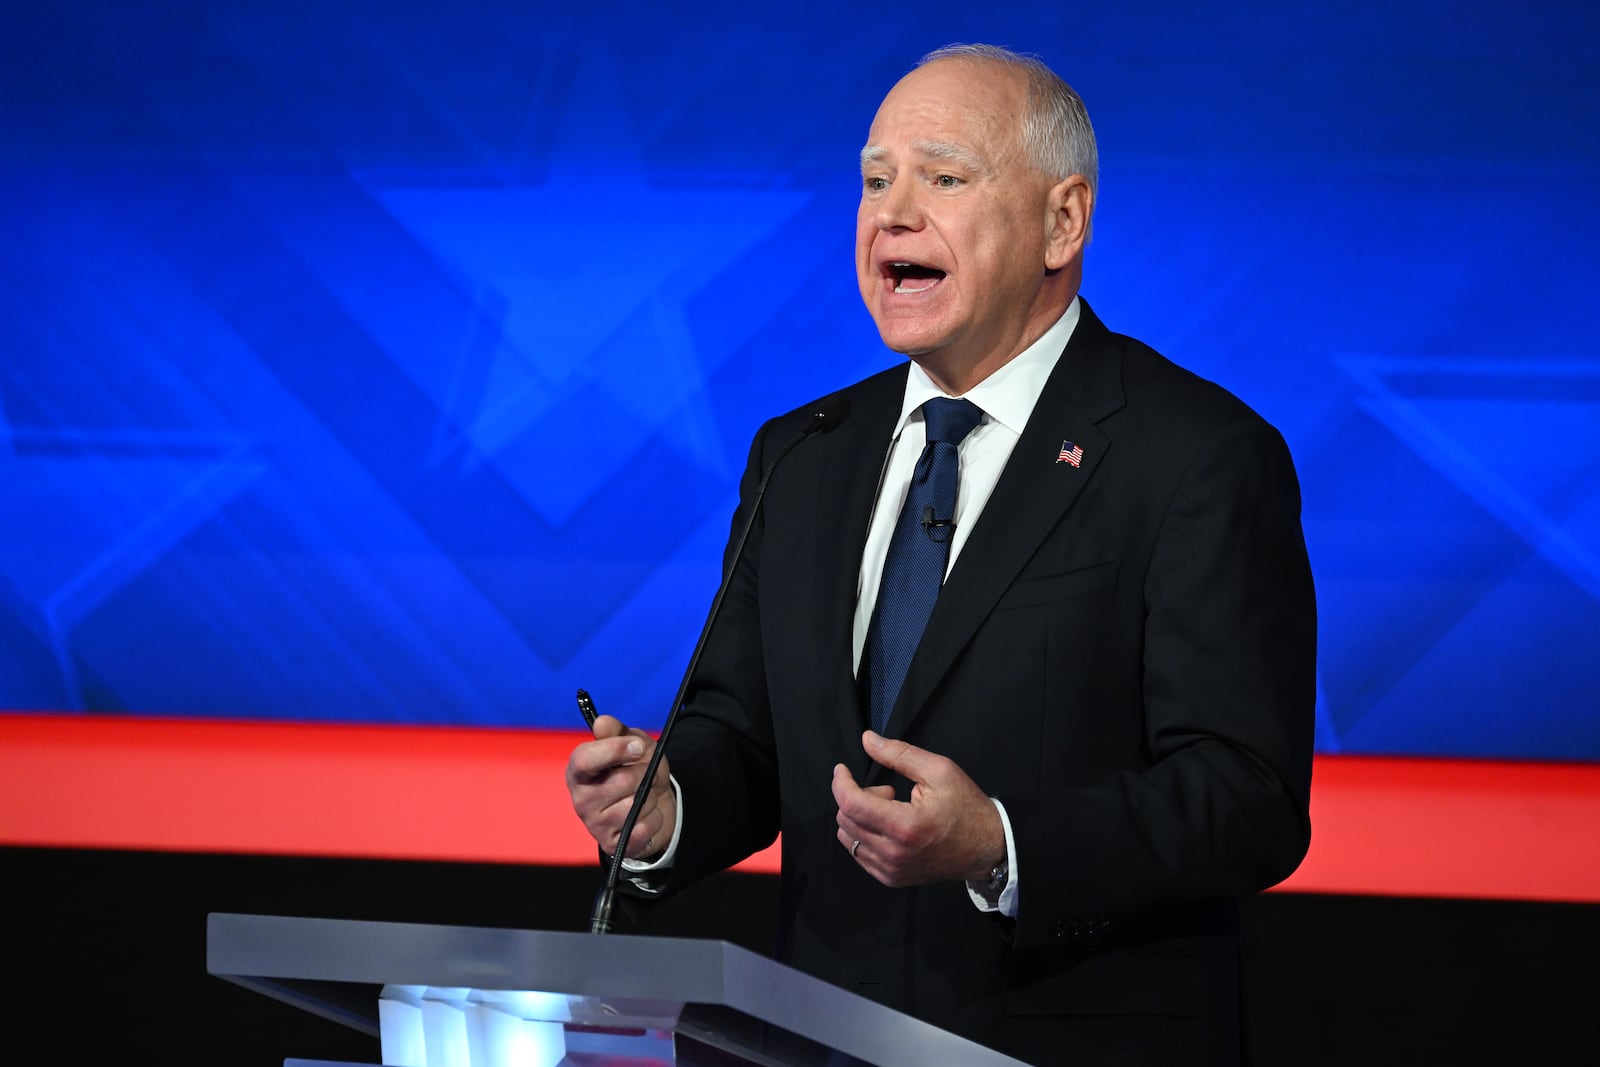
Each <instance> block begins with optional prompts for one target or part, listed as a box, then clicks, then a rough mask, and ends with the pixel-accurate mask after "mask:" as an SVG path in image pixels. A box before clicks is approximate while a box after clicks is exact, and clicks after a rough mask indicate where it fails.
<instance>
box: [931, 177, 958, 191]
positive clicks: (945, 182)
mask: <svg viewBox="0 0 1600 1067" xmlns="http://www.w3.org/2000/svg"><path fill="white" fill-rule="evenodd" d="M934 180H935V181H936V182H938V183H939V188H941V189H954V188H955V187H956V186H958V185H960V184H961V179H960V178H957V177H956V176H955V175H954V174H941V175H939V176H938V177H937V178H935V179H934Z"/></svg>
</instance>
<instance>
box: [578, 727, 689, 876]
mask: <svg viewBox="0 0 1600 1067" xmlns="http://www.w3.org/2000/svg"><path fill="white" fill-rule="evenodd" d="M653 748H655V740H654V739H653V738H652V737H651V736H650V735H649V734H647V733H645V732H644V731H643V730H630V729H628V728H627V727H626V726H624V725H623V724H622V722H621V721H620V720H619V719H616V718H613V717H612V716H610V715H602V716H600V717H599V718H598V719H596V720H595V723H594V740H593V741H585V742H584V743H583V744H581V745H579V746H578V747H577V748H575V749H573V750H572V755H571V756H569V757H568V758H567V792H568V793H570V794H571V796H572V810H573V811H575V812H577V813H578V818H580V819H582V820H583V825H584V828H585V829H587V830H588V831H589V835H590V836H591V837H593V838H594V839H595V842H596V843H597V844H598V845H599V846H600V848H601V849H602V850H604V851H605V853H606V854H607V855H610V854H611V852H613V851H614V850H615V849H616V847H617V837H618V835H619V834H621V833H622V823H623V821H624V820H625V819H626V818H627V817H628V808H629V807H630V806H631V805H632V804H633V795H634V793H635V792H637V791H638V789H639V780H640V779H641V778H642V777H644V768H645V765H646V764H647V763H649V762H650V752H651V750H652V749H653ZM669 774H670V770H669V768H668V767H667V761H666V759H665V758H663V759H662V760H661V766H660V768H659V769H658V770H657V772H656V780H655V781H654V782H653V783H652V784H651V786H650V792H649V794H648V795H646V797H645V800H644V806H643V808H642V810H641V811H640V812H639V818H638V821H637V822H635V823H634V826H633V835H632V837H630V838H629V840H628V851H627V852H626V853H624V855H625V856H626V858H628V859H654V858H655V857H657V856H659V855H660V854H661V853H662V852H664V851H666V848H667V844H668V842H669V841H670V840H671V839H672V828H673V826H674V824H675V823H676V821H677V800H676V798H675V797H674V796H673V793H672V786H671V784H670V783H669V782H668V776H669Z"/></svg>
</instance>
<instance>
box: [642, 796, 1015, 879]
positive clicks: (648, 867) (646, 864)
mask: <svg viewBox="0 0 1600 1067" xmlns="http://www.w3.org/2000/svg"><path fill="white" fill-rule="evenodd" d="M667 784H668V785H670V786H672V798H673V800H674V804H673V805H672V806H673V808H674V809H675V810H676V812H677V814H676V815H675V816H674V817H673V820H672V840H671V841H668V842H667V850H666V851H665V852H663V853H662V854H661V855H660V856H659V857H658V858H656V859H653V860H629V859H625V860H623V861H622V869H623V870H625V871H627V872H628V873H629V874H649V873H650V872H652V871H665V870H666V869H667V868H669V867H671V866H672V863H673V861H674V860H676V859H677V858H678V835H679V834H681V833H683V793H682V792H681V791H680V790H679V789H678V780H677V779H676V778H674V777H672V775H670V774H669V775H667ZM1001 817H1002V818H1004V816H1001ZM1010 832H1011V831H1010V830H1007V831H1006V833H1007V834H1009V833H1010ZM1007 840H1008V841H1009V838H1007ZM634 884H635V885H637V886H639V887H640V888H641V889H649V888H650V886H649V883H648V882H647V881H646V880H643V879H639V880H634Z"/></svg>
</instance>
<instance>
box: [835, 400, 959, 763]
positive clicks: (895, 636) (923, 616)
mask: <svg viewBox="0 0 1600 1067" xmlns="http://www.w3.org/2000/svg"><path fill="white" fill-rule="evenodd" d="M922 418H923V421H924V423H925V424H926V425H927V430H928V443H927V445H926V446H925V447H924V448H923V450H922V456H921V457H920V458H919V459H918V460H917V469H916V471H915V472H914V473H913V474H912V476H911V488H910V490H909V491H908V492H907V493H906V505H905V507H903V508H901V509H900V518H899V519H898V520H897V521H896V522H895V526H894V534H893V536H891V537H890V539H889V552H888V555H887V556H885V557H884V561H883V581H882V582H881V583H880V584H879V586H878V602H877V605H876V606H875V607H874V608H873V610H872V623H871V625H869V626H868V627H867V644H866V649H865V651H864V652H863V653H862V666H863V667H864V668H865V670H866V675H867V686H866V689H867V709H868V712H869V713H870V715H871V721H872V728H873V729H874V730H876V731H877V732H878V733H880V734H881V733H883V730H884V727H885V726H887V725H888V723H889V713H890V712H891V711H893V710H894V702H895V700H897V699H898V698H899V696H900V687H901V686H902V685H903V684H904V683H905V680H906V669H907V668H908V667H910V666H911V657H912V655H913V653H915V652H916V651H917V645H918V643H919V642H921V640H922V631H923V630H924V629H925V628H926V627H927V625H928V616H929V615H931V614H932V613H933V602H934V601H935V600H937V599H938V598H939V587H940V586H942V585H943V584H944V572H945V566H946V564H947V562H948V561H949V558H950V537H951V535H952V534H953V533H954V531H955V514H956V486H957V484H958V483H959V482H960V480H961V460H960V458H959V455H958V453H959V449H960V446H961V441H962V439H963V438H965V437H966V436H967V434H969V433H971V432H972V428H973V427H974V426H976V425H978V421H979V420H980V419H982V418H983V412H982V411H980V410H979V409H978V407H977V406H976V405H975V404H973V403H972V402H971V401H970V400H952V399H950V398H948V397H939V398H936V399H933V400H930V401H928V402H927V403H926V404H923V405H922Z"/></svg>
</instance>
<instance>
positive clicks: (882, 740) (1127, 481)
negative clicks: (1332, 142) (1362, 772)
mask: <svg viewBox="0 0 1600 1067" xmlns="http://www.w3.org/2000/svg"><path fill="white" fill-rule="evenodd" d="M861 163H862V177H863V184H862V197H861V207H860V212H859V216H858V242H857V273H858V276H859V280H860V284H861V291H862V297H863V299H864V300H865V302H866V305H867V308H868V310H869V311H870V312H871V313H872V316H873V318H874V320H875V321H876V322H877V324H878V327H879V331H880V333H881V335H882V337H883V339H884V341H885V343H886V344H887V345H888V346H889V347H890V348H892V349H894V350H896V351H899V352H903V353H906V354H907V355H909V356H910V357H911V363H910V364H909V365H908V366H901V367H897V368H895V369H893V370H890V371H886V372H884V373H882V374H879V375H876V376H874V377H872V378H869V379H867V380H866V381H863V382H860V383H857V384H856V385H853V386H850V387H849V388H847V389H845V390H843V391H842V393H841V395H842V396H843V397H844V398H845V399H847V400H848V401H849V404H850V408H851V414H850V416H849V418H848V419H847V420H846V421H845V422H844V423H843V425H841V426H840V427H839V428H838V429H837V430H836V431H835V432H832V433H829V434H826V435H818V436H816V437H814V438H812V439H810V440H808V441H806V442H805V443H804V444H802V445H801V446H799V447H798V448H796V449H795V450H794V452H793V453H792V454H791V455H790V456H789V457H788V458H786V459H785V460H784V462H783V464H782V466H780V467H779V468H778V469H777V470H776V472H775V473H774V475H773V477H772V480H771V483H770V486H769V488H768V491H767V494H766V497H765V500H764V503H763V506H762V509H761V511H760V512H759V514H758V515H757V517H756V520H755V525H754V528H753V531H752V535H751V539H750V542H749V546H748V549H747V555H746V558H745V562H744V563H743V564H741V566H740V567H739V568H738V569H737V570H736V571H735V573H734V574H733V576H732V578H731V580H730V581H731V584H730V589H729V593H728V597H727V600H726V602H725V604H724V609H723V614H722V615H721V617H720V620H719V622H718V624H717V625H716V627H714V629H713V630H712V632H711V634H710V635H709V638H708V640H707V643H706V649H705V658H704V659H703V661H702V663H701V667H700V669H699V671H698V674H697V677H696V679H695V683H694V686H693V688H692V689H691V691H690V695H689V698H688V700H687V702H686V705H685V708H684V711H683V714H682V717H681V718H680V719H679V720H678V723H677V726H676V728H675V732H674V733H673V735H672V736H671V738H670V739H669V741H668V746H667V747H668V762H667V763H666V764H664V765H663V766H664V767H670V778H668V777H667V776H663V778H662V779H661V780H658V782H657V784H656V787H655V788H654V789H653V790H652V792H651V793H650V795H649V799H648V802H647V805H646V807H645V809H644V811H643V813H642V814H641V816H640V819H639V823H638V827H637V828H636V831H635V833H634V835H633V838H632V844H631V845H630V848H629V855H630V857H631V860H630V863H629V864H628V867H629V870H630V875H631V877H633V878H634V879H636V880H637V883H638V884H639V885H640V886H642V887H643V891H646V892H671V891H672V890H673V889H675V888H677V887H679V886H681V885H684V884H687V883H688V882H690V881H692V880H694V879H696V878H698V877H701V876H703V875H705V874H708V873H710V872H713V871H717V870H720V869H723V868H725V867H727V866H728V865H730V864H733V863H736V862H738V861H739V860H741V859H743V858H744V857H746V856H748V855H749V854H751V853H752V852H754V851H756V850H758V849H760V848H762V847H765V846H766V845H767V844H768V843H770V842H771V840H772V839H773V837H774V835H775V834H777V833H778V832H779V831H780V830H781V832H782V835H783V864H782V866H783V873H782V888H781V894H780V913H781V914H780V930H779V939H778V946H777V956H778V958H779V959H782V960H784V961H786V962H788V963H791V964H793V965H794V966H796V967H798V968H800V969H801V970H804V971H807V972H809V973H811V974H815V975H818V976H820V977H822V978H825V979H827V980H829V981H832V982H835V983H837V984H839V985H841V986H844V987H845V988H848V989H851V990H854V991H856V992H859V993H862V994H864V995H866V996H869V997H872V998H874V999H876V1000H879V1001H882V1002H884V1003H886V1004H889V1005H892V1006H894V1007H896V1008H899V1009H901V1010H904V1011H908V1012H910V1013H912V1014H915V1015H918V1016H921V1017H923V1018H925V1019H928V1020H930V1021H932V1022H934V1023H936V1024H938V1025H940V1026H943V1027H946V1028H948V1029H951V1030H954V1031H956V1032H958V1033H961V1034H964V1035H966V1036H968V1037H971V1038H973V1039H974V1040H976V1041H979V1042H981V1043H983V1044H986V1045H989V1046H992V1047H994V1048H996V1049H1000V1050H1002V1051H1004V1052H1006V1053H1008V1054H1010V1055H1013V1056H1016V1057H1019V1058H1021V1059H1024V1060H1028V1061H1032V1062H1045V1063H1054V1062H1061V1063H1074V1064H1102V1063H1151V1064H1156V1063H1160V1064H1166V1063H1204V1064H1222V1063H1237V1062H1238V1061H1239V1058H1240V1055H1241V1049H1240V1046H1241V1041H1240V1026H1239V1002H1238V908H1237V901H1238V899H1239V898H1240V897H1242V896H1244V895H1247V894H1250V893H1254V892H1257V891H1259V890H1261V889H1263V888H1265V887H1267V886H1270V885H1272V884H1274V883H1275V882H1277V881H1279V880H1281V879H1283V878H1284V877H1286V876H1287V875H1288V874H1289V873H1290V872H1291V871H1293V869H1294V868H1295V866H1296V865H1297V864H1298V863H1299V861H1300V859H1301V858H1302V857H1303V855H1304V853H1305V850H1306V847H1307V845H1308V842H1309V838H1310V826H1309V819H1308V814H1307V812H1308V802H1309V792H1310V775H1311V733H1312V725H1311V724H1312V709H1313V701H1314V689H1315V684H1314V672H1315V643H1316V638H1315V607H1314V599H1313V593H1312V587H1311V578H1310V571H1309V567H1308V565H1307V561H1306V556H1305V546H1304V539H1303V536H1302V534H1301V529H1300V519H1299V510H1300V501H1299V489H1298V485H1297V482H1296V479H1295V474H1294V469H1293V465H1292V462H1291V460H1290V457H1289V454H1288V450H1287V448H1286V447H1285V445H1284V443H1283V441H1282V439H1281V437H1280V436H1279V435H1278V434H1277V432H1276V431H1275V430H1273V429H1272V427H1270V426H1269V425H1268V424H1267V423H1265V422H1264V421H1263V420H1261V419H1260V418H1259V417H1258V416H1257V415H1256V414H1255V413H1254V412H1252V411H1251V410H1249V409H1248V408H1247V407H1245V406H1244V405H1243V404H1242V403H1241V402H1240V401H1238V400H1237V399H1235V398H1234V397H1232V396H1231V395H1229V394H1228V393H1226V392H1225V391H1223V390H1222V389H1220V388H1218V387H1217V386H1215V385H1212V384H1210V383H1208V382H1205V381H1203V380H1201V379H1199V378H1197V377H1195V376H1193V375H1192V374H1190V373H1188V372H1186V371H1184V370H1182V369H1180V368H1178V367H1176V366H1175V365H1173V364H1172V363H1169V362H1168V361H1167V360H1166V359H1164V358H1163V357H1162V356H1160V355H1158V354H1157V353H1156V352H1154V351H1152V350H1151V349H1149V348H1147V347H1146V346H1144V345H1142V344H1140V343H1139V342H1137V341H1134V340H1132V339H1130V338H1127V337H1123V336H1120V335H1117V334H1114V333H1112V332H1110V331H1109V330H1108V329H1107V328H1106V327H1105V326H1103V325H1102V324H1101V323H1100V321H1099V319H1098V318H1096V317H1095V315H1094V313H1093V312H1092V311H1091V310H1090V309H1089V307H1088V305H1087V304H1086V303H1085V302H1083V301H1082V300H1081V299H1080V298H1079V297H1078V288H1079V284H1080V281H1081V278H1082V258H1083V249H1084V245H1085V243H1086V241H1087V238H1088V233H1089V224H1090V217H1091V215H1092V212H1093V206H1094V197H1095V182H1096V178H1097V164H1096V159H1095V147H1094V138H1093V132H1092V129H1091V128H1090V126H1089V122H1088V117H1087V115H1086V114H1085V113H1084V110H1083V105H1082V102H1081V101H1080V100H1079V99H1078V97H1077V96H1076V94H1075V93H1073V92H1072V90H1071V89H1069V88H1067V87H1066V85H1065V84H1064V83H1062V82H1061V81H1060V79H1059V78H1057V77H1056V76H1055V75H1054V74H1053V73H1051V72H1050V71H1049V70H1048V68H1045V67H1044V66H1043V65H1042V64H1039V63H1037V62H1036V61H1033V60H1031V59H1027V58H1023V57H1019V56H1016V55H1014V54H1012V53H1009V52H1004V51H1001V50H998V49H993V48H989V47H987V46H958V47H954V48H951V49H944V50H941V51H940V52H937V53H934V54H933V55H932V56H930V57H929V58H927V59H925V60H924V61H923V63H922V64H921V65H919V66H918V67H917V68H916V69H915V70H913V71H912V72H911V73H910V74H908V75H907V76H906V77H905V78H903V79H902V80H901V81H900V82H899V83H898V84H897V85H896V86H895V87H894V89H893V90H892V91H891V92H890V93H889V95H888V96H887V97H886V98H885V100H884V102H883V104H882V106H881V107H880V108H879V110H878V113H877V116H876V118H875V119H874V121H873V124H872V128H871V131H870V134H869V138H868V142H867V145H866V147H865V148H864V149H863V150H862V153H861ZM948 398H962V399H963V400H965V401H969V402H970V404H971V405H972V406H971V407H967V406H966V405H955V406H957V407H960V408H961V412H965V413H969V414H970V417H969V415H967V414H962V413H961V412H957V413H956V415H955V416H954V417H955V418H956V421H958V422H961V423H962V425H961V426H960V427H959V428H958V429H956V430H954V431H953V432H951V431H949V430H947V429H946V428H945V423H946V422H948V418H947V416H948V415H949V413H950V412H951V411H954V407H950V405H952V404H953V403H954V402H952V401H951V400H950V399H948ZM925 405H926V406H925ZM810 410H811V409H810V408H806V409H800V410H797V411H795V412H792V413H790V414H788V415H785V416H780V417H779V418H777V419H774V420H772V421H771V422H769V423H768V424H767V425H766V426H765V427H763V429H762V431H761V433H760V434H759V435H758V437H757V439H756V441H755V444H754V447H753V448H752V451H751V456H750V463H749V467H748V470H747V472H746V476H745V479H744V483H743V492H742V504H741V508H740V511H739V514H738V515H737V516H736V519H735V529H738V528H739V527H740V526H741V525H742V523H743V521H744V520H745V518H746V517H748V515H749V514H750V510H751V508H752V505H753V494H754V491H755V487H756V485H757V483H758V482H759V480H760V476H761V475H762V473H763V472H765V471H766V470H767V468H768V466H769V464H770V463H771V462H772V460H773V458H774V455H775V453H776V450H777V449H778V448H779V447H781V446H782V445H783V444H784V443H785V442H787V441H789V440H790V439H791V438H792V437H793V436H794V435H795V434H796V432H797V431H799V430H800V429H801V428H802V427H803V426H804V425H805V423H806V421H807V419H808V417H809V412H810ZM963 420H965V421H963ZM967 423H971V424H972V425H970V426H968V425H967ZM936 445H937V448H938V449H944V450H945V453H944V454H945V456H946V459H944V460H937V461H936V460H934V459H932V458H930V457H933V456H934V454H935V452H936V450H937V449H936ZM952 456H953V457H956V458H949V457H952ZM956 459H958V460H959V489H958V490H956V495H955V499H954V503H953V511H951V512H949V513H946V512H945V511H944V510H942V509H941V508H935V507H934V506H932V505H929V506H927V507H925V508H921V509H920V512H921V513H920V515H918V514H916V512H917V511H918V510H919V509H918V508H917V507H914V506H913V504H918V505H920V503H921V501H922V499H923V498H922V497H921V496H918V494H919V493H921V492H923V491H924V489H923V488H922V487H923V485H924V483H925V482H926V481H927V480H928V479H929V475H928V472H929V471H930V470H933V469H935V468H934V467H933V466H931V465H932V464H935V463H943V462H949V463H951V464H954V463H955V462H956ZM949 469H950V470H951V472H952V473H951V474H950V477H951V478H956V477H957V475H956V474H955V473H954V471H955V469H956V468H955V467H954V466H951V467H950V468H949ZM952 484H955V483H952ZM908 501H910V503H908ZM902 511H904V512H905V514H902ZM918 525H920V526H921V529H920V530H918V529H917V527H918ZM902 532H904V533H905V536H906V537H907V538H908V540H907V542H906V543H907V544H911V543H914V542H916V539H917V538H918V537H920V536H924V535H925V536H926V537H928V538H930V539H932V540H933V541H935V542H937V543H939V545H940V548H939V552H940V553H941V555H942V557H943V558H942V559H941V560H940V564H939V565H940V566H942V567H943V568H944V575H943V578H944V580H943V585H942V588H935V589H934V591H933V595H934V596H936V599H931V597H930V600H931V613H929V614H926V621H925V622H922V621H920V619H919V621H917V622H916V623H915V624H914V625H913V629H912V641H911V645H910V646H909V648H913V649H914V653H912V652H908V655H909V664H906V663H904V662H903V659H902V661H899V662H897V661H896V657H895V655H894V654H893V652H892V649H893V647H894V642H895V641H897V640H902V639H903V638H902V637H899V636H895V635H896V634H899V633H900V630H903V626H902V624H901V621H900V620H901V619H902V617H903V616H904V614H905V609H904V606H903V605H904V601H905V596H906V594H905V588H906V585H907V583H906V581H905V580H904V579H903V577H902V575H903V574H904V573H905V566H906V565H905V562H904V557H903V556H902V557H901V558H899V559H897V553H898V552H901V549H900V548H898V547H897V545H898V543H899V542H898V541H897V535H898V534H899V533H902ZM935 585H936V586H937V578H935ZM896 627H900V630H897V629H896ZM918 628H920V640H917V638H916V632H917V630H918ZM902 676H903V677H902ZM874 717H875V718H874ZM869 723H875V725H876V729H868V728H867V727H868V725H869ZM595 738H596V739H595V740H594V741H591V742H586V743H585V744H583V745H581V746H579V747H578V748H577V749H576V750H575V751H574V753H573V755H572V758H571V761H570V763H569V766H568V772H567V778H568V784H569V787H570V789H571V792H572V797H573V803H574V807H575V809H576V811H577V812H578V814H579V815H580V817H581V818H582V819H583V820H584V822H585V824H586V825H587V826H588V828H589V830H590V832H591V833H592V834H593V835H594V837H595V839H596V841H598V842H599V844H600V845H601V846H602V847H603V848H605V849H607V850H609V849H611V848H612V847H613V846H614V844H615V842H616V840H617V835H618V831H619V828H620V825H621V823H622V820H623V815H624V813H625V812H626V809H627V807H628V802H629V800H630V799H631V797H632V794H633V791H634V789H635V787H636V785H637V782H638V781H639V773H640V769H641V767H642V764H643V762H644V759H645V758H646V757H647V756H648V754H649V747H650V745H651V743H652V742H651V741H650V739H649V738H648V737H647V736H645V735H644V734H642V733H641V732H639V731H625V730H624V728H623V726H622V724H621V723H619V722H617V721H616V720H614V719H609V718H602V719H601V720H600V723H599V724H598V725H597V726H596V728H595Z"/></svg>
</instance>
